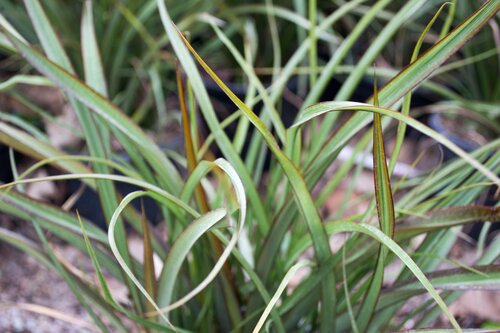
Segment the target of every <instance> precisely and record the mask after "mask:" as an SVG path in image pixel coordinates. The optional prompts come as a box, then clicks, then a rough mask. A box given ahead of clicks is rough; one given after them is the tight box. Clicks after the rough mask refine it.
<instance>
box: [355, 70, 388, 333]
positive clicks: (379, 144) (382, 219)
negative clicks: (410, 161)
mask: <svg viewBox="0 0 500 333" xmlns="http://www.w3.org/2000/svg"><path fill="white" fill-rule="evenodd" d="M373 88H374V89H373V90H374V93H373V96H374V103H375V106H378V103H379V102H378V91H377V81H376V79H374V84H373ZM373 179H374V183H375V201H376V203H377V215H378V220H379V225H380V229H381V230H382V231H383V232H384V233H385V234H386V235H387V236H389V237H390V238H393V236H394V221H395V216H394V202H393V197H392V189H391V183H390V179H389V172H388V170H387V164H386V157H385V148H384V136H383V132H382V116H381V115H380V114H378V113H374V114H373ZM386 256H387V249H386V248H385V247H381V248H380V249H379V252H378V256H377V260H376V266H375V270H374V273H373V276H372V278H371V281H370V286H369V288H368V290H367V291H366V294H365V297H364V299H363V302H362V304H361V307H360V309H359V312H358V317H357V323H358V328H359V329H360V330H361V332H364V331H366V329H367V328H368V324H369V322H370V320H371V318H372V316H373V313H374V311H375V309H376V304H377V302H378V298H379V295H380V289H381V288H382V283H383V280H384V267H385V258H386Z"/></svg>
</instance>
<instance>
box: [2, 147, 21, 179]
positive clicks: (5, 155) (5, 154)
mask: <svg viewBox="0 0 500 333" xmlns="http://www.w3.org/2000/svg"><path fill="white" fill-rule="evenodd" d="M16 155H17V154H16ZM12 180H13V175H12V168H11V167H10V158H9V147H7V146H5V145H3V144H0V182H2V183H9V182H11V181H12Z"/></svg>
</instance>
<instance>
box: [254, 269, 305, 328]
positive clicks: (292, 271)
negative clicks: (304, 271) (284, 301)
mask: <svg viewBox="0 0 500 333" xmlns="http://www.w3.org/2000/svg"><path fill="white" fill-rule="evenodd" d="M307 265H308V262H307V261H300V262H298V263H297V264H295V265H293V266H292V267H290V269H289V270H288V272H287V273H286V275H285V276H284V277H283V280H281V283H280V284H279V286H278V289H276V292H275V293H274V295H273V297H272V298H271V301H270V302H269V303H268V304H267V305H266V308H265V309H264V312H263V313H262V315H261V316H260V318H259V321H258V322H257V325H255V328H254V330H253V333H259V332H260V331H261V330H262V327H263V326H264V324H265V322H266V320H267V317H268V316H269V314H270V313H271V310H272V308H273V307H274V306H275V305H276V302H278V300H279V298H280V296H281V294H282V293H283V291H284V290H285V288H286V286H287V285H288V283H289V282H290V280H291V279H292V278H293V277H294V276H295V274H296V273H297V271H298V270H299V269H301V268H304V267H306V266H307Z"/></svg>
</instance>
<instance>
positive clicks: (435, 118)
mask: <svg viewBox="0 0 500 333" xmlns="http://www.w3.org/2000/svg"><path fill="white" fill-rule="evenodd" d="M428 125H429V127H430V128H432V129H433V130H435V131H436V132H438V133H439V134H441V135H443V136H445V137H446V138H447V139H448V140H450V141H451V142H453V143H454V144H456V145H457V146H458V147H460V148H461V149H463V150H465V151H466V152H471V151H473V150H475V149H477V148H479V144H478V143H477V142H474V141H472V140H469V139H467V138H464V137H461V136H460V135H458V134H457V133H455V132H453V131H451V130H450V129H448V128H447V127H446V126H445V124H444V118H443V115H441V114H439V113H433V114H430V115H429V117H428ZM441 148H442V149H443V158H444V160H445V161H448V160H450V159H452V158H454V157H456V156H457V155H456V154H455V153H454V152H452V151H451V150H449V149H448V148H446V147H445V146H443V145H441Z"/></svg>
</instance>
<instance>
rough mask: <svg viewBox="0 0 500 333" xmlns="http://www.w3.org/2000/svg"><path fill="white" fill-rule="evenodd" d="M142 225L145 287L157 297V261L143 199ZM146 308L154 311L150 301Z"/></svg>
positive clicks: (150, 293)
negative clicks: (154, 258) (154, 257)
mask: <svg viewBox="0 0 500 333" xmlns="http://www.w3.org/2000/svg"><path fill="white" fill-rule="evenodd" d="M141 225H142V232H143V238H142V239H143V244H144V256H143V262H144V287H145V289H146V291H147V292H148V294H149V295H151V296H152V297H153V298H156V290H157V286H156V275H155V262H154V260H153V256H154V251H153V247H152V244H151V235H150V234H149V233H150V231H149V223H148V219H147V218H146V212H145V211H144V202H142V201H141ZM146 310H147V311H148V312H151V311H154V308H153V306H152V305H151V304H150V303H146Z"/></svg>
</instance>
